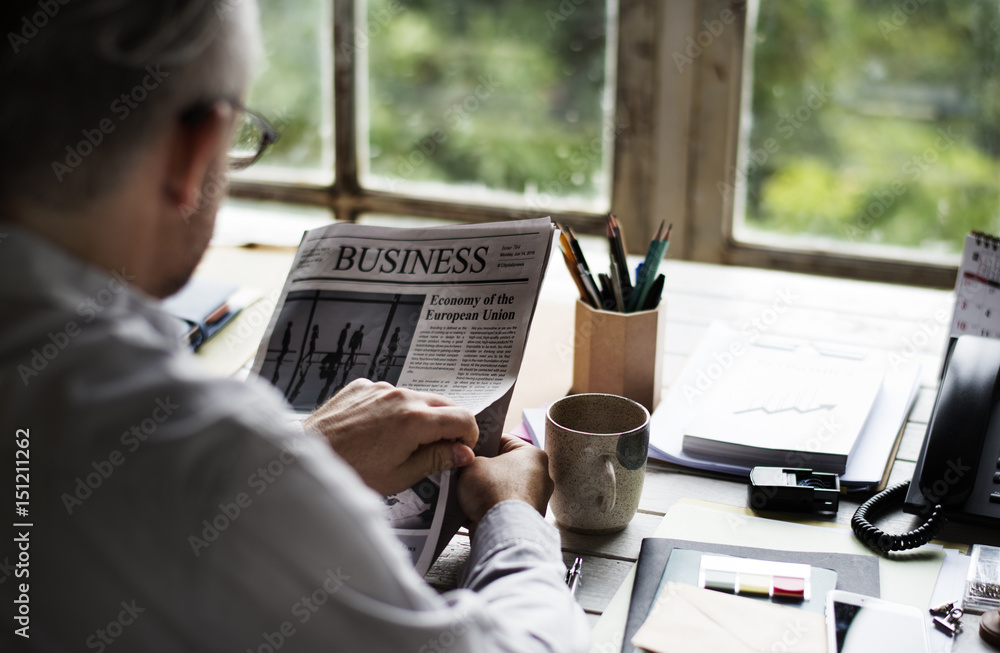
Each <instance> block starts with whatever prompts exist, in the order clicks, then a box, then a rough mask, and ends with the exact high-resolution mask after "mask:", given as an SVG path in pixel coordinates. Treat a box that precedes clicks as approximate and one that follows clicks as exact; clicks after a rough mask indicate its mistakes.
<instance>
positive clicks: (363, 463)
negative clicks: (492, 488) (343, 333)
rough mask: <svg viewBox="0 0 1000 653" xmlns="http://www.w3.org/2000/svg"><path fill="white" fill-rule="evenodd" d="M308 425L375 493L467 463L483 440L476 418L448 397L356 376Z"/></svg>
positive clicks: (402, 487)
mask: <svg viewBox="0 0 1000 653" xmlns="http://www.w3.org/2000/svg"><path fill="white" fill-rule="evenodd" d="M305 425H306V426H307V427H309V428H312V429H314V430H316V431H318V432H320V433H322V434H323V435H324V436H325V437H326V439H327V440H328V441H329V442H330V445H331V446H332V447H333V449H334V451H336V452H337V453H338V454H339V455H340V456H341V457H342V458H343V459H344V460H346V461H347V462H348V463H349V464H350V465H351V466H352V467H354V469H355V470H357V472H358V474H360V476H361V478H362V479H363V480H364V481H365V483H367V484H368V486H369V487H371V488H372V489H373V490H375V491H376V492H379V493H380V494H382V495H389V494H395V493H397V492H401V491H402V490H405V489H406V488H408V487H410V486H412V485H413V484H414V483H416V482H417V481H419V480H420V479H422V478H424V477H425V476H429V475H431V474H435V473H437V472H441V471H444V470H446V469H452V468H455V467H462V466H464V465H468V464H469V463H471V462H472V461H473V459H474V457H475V456H474V454H473V453H472V447H474V446H475V445H476V441H477V440H478V439H479V427H478V426H477V425H476V418H475V416H474V415H473V414H472V413H471V412H470V411H469V410H467V409H465V408H459V407H458V406H455V405H454V404H453V403H452V402H451V401H450V400H449V399H447V398H446V397H442V396H440V395H435V394H431V393H427V392H417V391H415V390H406V389H403V388H396V387H394V386H392V385H390V384H388V383H383V382H379V383H372V382H371V381H369V380H368V379H357V380H356V381H352V382H351V383H349V384H347V386H345V387H344V389H343V390H341V391H340V392H338V393H337V394H336V395H334V396H333V397H332V398H331V399H330V400H329V401H327V402H326V403H325V404H323V405H322V406H320V407H319V408H317V409H316V412H315V413H313V414H312V415H310V416H309V417H308V418H307V419H306V420H305Z"/></svg>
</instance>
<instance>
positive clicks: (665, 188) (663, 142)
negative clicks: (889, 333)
mask: <svg viewBox="0 0 1000 653" xmlns="http://www.w3.org/2000/svg"><path fill="white" fill-rule="evenodd" d="M328 1H329V2H332V3H333V11H331V12H328V15H330V16H332V18H333V28H332V33H333V42H332V46H333V53H332V59H333V76H334V79H333V86H334V93H333V98H334V99H333V103H332V110H333V119H334V126H335V128H334V152H335V157H334V180H333V183H331V184H328V185H322V184H315V183H309V182H287V181H263V180H257V179H253V180H251V179H247V178H236V179H233V180H232V182H231V187H230V193H231V195H232V196H234V197H237V198H246V199H256V200H269V201H281V202H291V203H299V204H308V205H315V206H323V207H327V208H329V209H330V210H331V211H332V212H333V215H334V217H335V219H337V220H344V221H350V222H354V221H356V220H357V219H358V218H359V217H360V216H361V215H363V214H365V213H377V214H389V215H402V216H416V217H426V218H437V219H444V220H455V221H461V222H492V221H501V220H511V219H519V218H525V217H536V216H542V215H551V216H552V218H553V219H555V220H558V221H560V222H563V223H566V224H568V225H570V226H571V227H573V228H574V229H575V230H577V231H579V232H581V233H591V234H603V233H604V214H594V213H587V212H580V211H560V210H554V211H542V210H537V209H531V208H524V207H520V206H498V205H491V204H485V203H476V202H468V201H461V200H460V199H450V198H449V199H434V198H427V197H423V196H412V195H407V194H405V193H397V192H388V191H382V190H374V189H370V188H365V187H364V186H363V185H362V184H361V182H360V178H359V163H358V154H359V147H358V145H359V144H358V134H357V125H358V124H359V123H358V120H357V119H358V113H357V108H358V101H357V100H358V93H359V91H363V86H362V85H359V82H358V79H357V70H356V68H355V66H356V64H357V57H356V56H355V55H356V53H357V52H359V50H358V48H357V46H356V43H355V38H356V35H357V34H359V33H361V32H363V30H361V29H358V27H359V26H363V25H364V16H363V12H364V11H365V3H364V0H328ZM613 1H614V0H609V2H613ZM757 1H758V0H750V2H747V1H746V0H671V1H670V2H662V1H660V0H618V2H617V15H616V18H617V32H616V33H615V34H612V35H609V37H608V43H609V47H613V48H614V49H615V51H616V71H615V79H614V95H615V112H614V116H613V121H614V124H615V138H614V142H613V143H612V144H609V146H610V147H611V148H612V150H611V153H612V156H611V184H610V193H611V197H610V202H611V206H610V209H611V211H612V212H613V213H614V214H615V215H616V216H617V217H618V219H619V221H620V222H621V223H622V225H623V228H624V230H625V233H626V234H637V236H635V237H632V238H631V239H629V240H628V245H629V249H630V250H631V252H632V253H635V254H642V253H644V251H643V248H644V245H645V242H644V240H645V238H643V237H639V236H638V235H639V234H650V235H651V234H653V233H654V232H655V231H656V228H657V226H658V225H659V223H660V221H661V220H666V221H668V222H672V223H673V225H674V231H673V234H674V236H673V238H672V239H671V240H672V242H671V250H670V252H671V257H673V258H680V259H685V260H693V261H700V262H706V263H720V264H731V265H744V266H750V267H763V268H771V269H782V270H791V271H797V272H808V273H816V274H824V275H830V276H839V277H850V278H858V279H869V280H877V281H886V282H894V283H905V284H911V285H922V286H933V287H941V288H950V287H953V286H954V279H955V274H956V270H957V268H956V267H955V266H943V265H935V264H928V263H915V262H905V261H898V260H888V259H878V258H872V257H866V256H851V255H848V254H841V253H832V252H825V251H807V250H801V249H798V250H796V249H784V248H778V247H769V246H765V245H760V244H753V243H746V242H739V241H737V240H736V239H735V238H734V236H733V222H734V217H733V216H734V210H738V209H739V206H738V202H736V201H734V200H736V198H737V195H736V194H735V193H729V194H728V196H727V195H724V194H722V193H720V192H719V190H718V183H719V182H723V183H725V184H736V179H735V177H736V174H735V173H736V170H737V161H738V156H739V145H740V138H741V131H740V116H741V112H742V111H743V106H742V103H743V101H742V97H741V91H742V87H743V83H744V80H745V77H746V71H744V62H745V57H744V45H745V35H746V25H747V24H748V22H750V23H751V24H752V16H753V12H754V11H755V8H756V4H757ZM724 11H730V12H733V14H734V15H735V20H734V21H733V22H732V23H730V24H728V25H726V26H725V28H724V29H722V30H721V31H720V32H719V34H717V35H713V39H712V41H711V43H709V44H708V46H707V47H705V48H704V50H703V52H702V53H701V54H699V55H698V56H697V57H694V58H693V59H692V60H691V62H690V65H689V66H685V67H683V69H682V70H679V69H678V65H677V63H676V62H675V58H674V55H675V54H677V53H683V52H684V48H685V47H686V46H687V44H688V42H689V41H688V39H689V38H693V37H696V36H697V35H698V34H699V32H701V31H703V30H704V29H705V25H706V21H707V22H708V23H711V22H712V21H713V20H716V19H717V18H718V17H719V16H721V15H723V12H724ZM612 13H613V12H612ZM359 16H360V20H359V18H358V17H359ZM345 125H348V126H351V128H350V129H345V128H344V126H345Z"/></svg>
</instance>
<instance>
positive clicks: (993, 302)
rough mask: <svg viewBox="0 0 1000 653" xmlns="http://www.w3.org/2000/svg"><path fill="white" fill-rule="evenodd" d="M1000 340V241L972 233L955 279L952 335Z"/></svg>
mask: <svg viewBox="0 0 1000 653" xmlns="http://www.w3.org/2000/svg"><path fill="white" fill-rule="evenodd" d="M965 333H971V334H973V335H977V336H990V337H994V338H995V337H1000V239H998V238H997V237H995V236H989V235H987V234H984V233H979V232H975V231H974V232H972V233H970V234H969V235H968V236H966V237H965V247H964V248H963V249H962V263H961V265H960V266H959V269H958V278H957V279H956V280H955V315H954V317H953V318H952V322H951V336H952V337H953V338H954V337H957V336H960V335H962V334H965Z"/></svg>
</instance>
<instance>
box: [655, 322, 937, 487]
mask: <svg viewBox="0 0 1000 653" xmlns="http://www.w3.org/2000/svg"><path fill="white" fill-rule="evenodd" d="M803 345H806V346H807V348H805V349H803ZM819 361H822V364H819ZM810 363H811V364H810ZM824 369H826V370H827V372H825V373H824V372H823V370H824ZM731 373H732V374H731ZM824 376H826V377H828V378H829V379H831V381H830V382H829V383H824V382H823V381H822V380H823V378H824ZM807 379H812V381H811V382H810V383H809V384H808V386H807V383H806V380H807ZM817 379H818V380H817ZM919 379H920V363H919V361H918V360H916V358H912V359H908V360H899V359H893V360H891V361H887V360H886V359H885V357H884V353H883V352H879V351H876V350H868V349H862V348H848V347H844V346H841V345H831V344H829V343H816V342H813V343H807V342H804V341H800V340H793V339H779V338H764V337H761V338H759V339H757V340H755V341H753V342H751V341H749V340H748V339H746V338H744V337H743V336H742V335H741V334H740V333H739V332H737V331H735V330H733V329H731V328H729V327H727V326H726V325H724V324H721V323H713V324H712V325H711V326H710V327H709V329H708V332H707V333H706V335H705V337H704V338H703V339H702V341H701V343H699V345H698V347H697V348H696V349H695V351H694V352H693V353H692V355H691V357H690V358H689V359H688V363H687V365H686V366H685V368H684V370H683V371H682V372H681V374H680V375H679V377H678V378H677V381H676V382H675V383H674V384H673V386H672V387H671V389H670V392H669V393H668V394H667V396H666V397H665V398H664V399H663V401H662V402H660V405H659V406H658V407H657V409H656V410H655V411H654V412H653V416H652V421H651V423H650V457H651V458H656V459H660V460H665V461H667V462H672V463H676V464H680V465H685V466H688V467H693V468H697V469H704V470H707V471H714V472H723V473H728V474H736V475H741V476H746V475H748V474H749V472H750V468H751V467H754V466H755V465H779V466H785V467H811V468H813V469H815V470H818V471H823V470H824V469H825V470H826V471H834V472H836V473H840V474H841V479H840V482H841V485H842V486H846V487H849V488H851V489H861V488H870V487H874V486H877V485H879V484H880V483H881V481H882V480H883V476H884V475H885V472H886V466H887V463H888V462H889V460H890V459H891V456H892V453H893V451H894V449H895V445H896V441H897V437H898V435H899V433H900V430H901V428H902V426H903V423H904V421H905V419H906V416H907V414H908V413H909V410H910V407H911V406H912V404H913V400H914V398H915V397H916V392H917V389H918V387H919ZM833 403H836V404H837V405H838V406H840V405H843V406H844V409H843V412H834V411H833V410H832V409H830V408H827V407H828V406H829V405H830V404H833ZM854 429H856V432H853V434H852V431H854ZM841 433H846V434H848V435H845V436H843V437H836V435H837V434H841ZM710 438H711V440H712V442H709V439H710ZM790 452H791V454H790ZM796 453H798V455H796ZM805 454H808V457H807V456H806V455H805ZM831 461H834V462H835V463H836V465H831ZM841 464H842V465H843V466H842V467H841Z"/></svg>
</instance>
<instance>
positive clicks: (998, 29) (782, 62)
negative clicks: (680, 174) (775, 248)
mask: <svg viewBox="0 0 1000 653" xmlns="http://www.w3.org/2000/svg"><path fill="white" fill-rule="evenodd" d="M998 36H1000V5H998V4H997V3H995V2H987V1H986V0H955V1H950V2H944V1H941V0H926V2H922V3H921V2H916V1H908V2H904V1H903V0H900V1H898V2H889V1H888V0H811V1H809V2H781V1H780V0H764V1H763V2H762V3H761V9H760V16H759V22H758V29H757V35H756V39H755V43H754V45H755V53H754V57H755V58H754V64H755V66H754V85H753V124H752V130H751V133H750V148H751V150H750V151H751V152H753V151H755V150H756V151H758V153H759V152H761V151H763V150H762V149H761V148H763V147H764V145H765V144H766V143H767V141H768V139H774V141H776V142H777V143H778V148H777V151H773V150H774V147H773V142H772V148H771V149H772V152H770V153H769V154H768V156H767V157H766V160H764V161H761V158H763V157H761V156H758V157H757V159H756V160H755V165H753V166H749V167H748V168H747V169H746V171H745V172H746V177H747V189H748V197H747V199H748V201H747V207H748V210H747V216H746V220H747V224H748V225H750V226H753V227H756V228H758V229H763V230H772V231H777V232H782V233H792V234H795V233H800V234H806V233H807V234H815V235H822V236H832V237H836V238H841V239H847V240H853V241H861V242H872V243H890V244H894V245H906V246H914V247H920V246H925V247H928V246H934V247H941V246H944V247H946V248H947V249H950V250H952V251H959V250H961V247H962V242H963V238H964V236H965V234H966V233H968V231H969V230H970V229H980V230H985V231H996V230H997V227H998V220H997V213H998V208H1000V183H998V182H1000V165H998V161H997V157H998V155H1000V147H998V145H1000V115H998V114H1000V102H998V101H1000V89H998V85H1000V77H998V75H997V73H998V72H1000V71H998V63H1000V38H998ZM812 88H824V89H829V90H830V94H831V98H832V99H831V100H830V101H829V102H826V103H823V105H822V106H820V107H818V108H815V107H814V106H810V105H809V95H808V94H809V92H810V89H812ZM814 104H815V103H814ZM796 117H797V119H795V118H796ZM790 125H791V127H789V126H790Z"/></svg>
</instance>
